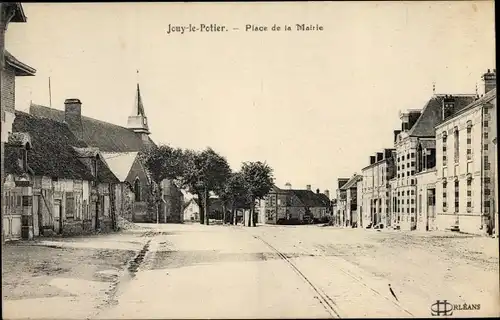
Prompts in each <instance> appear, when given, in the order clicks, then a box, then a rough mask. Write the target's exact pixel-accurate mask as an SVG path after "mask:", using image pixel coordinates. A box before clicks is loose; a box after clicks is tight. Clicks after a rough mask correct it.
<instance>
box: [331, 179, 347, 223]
mask: <svg viewBox="0 0 500 320" xmlns="http://www.w3.org/2000/svg"><path fill="white" fill-rule="evenodd" d="M348 181H349V178H339V179H337V203H336V209H337V211H336V212H334V215H333V224H334V225H336V226H345V217H346V210H347V209H346V206H347V191H346V190H345V189H343V188H342V187H343V186H344V185H345V184H346V183H347V182H348Z"/></svg>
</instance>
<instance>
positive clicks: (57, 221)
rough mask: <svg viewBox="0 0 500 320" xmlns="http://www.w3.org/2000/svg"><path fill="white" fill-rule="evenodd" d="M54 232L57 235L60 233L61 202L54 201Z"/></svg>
mask: <svg viewBox="0 0 500 320" xmlns="http://www.w3.org/2000/svg"><path fill="white" fill-rule="evenodd" d="M53 212H54V231H55V232H56V233H57V234H60V233H61V232H62V207H61V200H54V211H53Z"/></svg>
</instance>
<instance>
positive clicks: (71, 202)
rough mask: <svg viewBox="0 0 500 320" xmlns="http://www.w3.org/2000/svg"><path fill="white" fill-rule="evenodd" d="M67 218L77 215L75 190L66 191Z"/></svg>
mask: <svg viewBox="0 0 500 320" xmlns="http://www.w3.org/2000/svg"><path fill="white" fill-rule="evenodd" d="M65 209H66V218H74V217H75V196H74V195H73V192H68V193H66V208H65Z"/></svg>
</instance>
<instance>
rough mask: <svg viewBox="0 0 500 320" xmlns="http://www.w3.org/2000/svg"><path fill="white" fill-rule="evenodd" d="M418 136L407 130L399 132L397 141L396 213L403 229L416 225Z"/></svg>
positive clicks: (412, 227) (409, 228)
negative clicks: (412, 135)
mask: <svg viewBox="0 0 500 320" xmlns="http://www.w3.org/2000/svg"><path fill="white" fill-rule="evenodd" d="M417 144H418V138H416V137H410V136H408V134H407V133H406V132H402V133H400V134H399V137H398V140H397V141H396V144H395V147H396V162H395V165H396V180H397V182H396V197H397V203H398V208H397V210H396V211H397V212H396V214H397V215H398V218H399V226H400V228H401V229H402V230H412V229H414V228H415V227H416V179H415V177H414V175H415V173H416V162H417Z"/></svg>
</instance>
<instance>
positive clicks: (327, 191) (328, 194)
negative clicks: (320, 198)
mask: <svg viewBox="0 0 500 320" xmlns="http://www.w3.org/2000/svg"><path fill="white" fill-rule="evenodd" d="M323 193H324V194H325V196H327V197H328V199H330V190H325V191H324V192H323Z"/></svg>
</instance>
